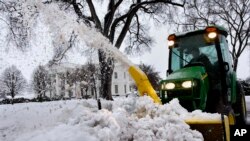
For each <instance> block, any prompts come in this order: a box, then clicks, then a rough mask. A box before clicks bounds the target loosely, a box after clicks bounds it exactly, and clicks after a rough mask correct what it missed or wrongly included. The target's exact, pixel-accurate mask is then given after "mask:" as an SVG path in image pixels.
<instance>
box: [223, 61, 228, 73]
mask: <svg viewBox="0 0 250 141" xmlns="http://www.w3.org/2000/svg"><path fill="white" fill-rule="evenodd" d="M223 67H224V70H225V72H228V71H229V64H228V63H227V62H224V63H223Z"/></svg>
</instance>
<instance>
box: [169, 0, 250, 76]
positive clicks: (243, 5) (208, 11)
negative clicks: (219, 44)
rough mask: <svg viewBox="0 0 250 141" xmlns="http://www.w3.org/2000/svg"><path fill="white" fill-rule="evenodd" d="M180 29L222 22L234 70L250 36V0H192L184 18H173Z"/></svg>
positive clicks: (186, 8) (192, 28)
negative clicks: (226, 33) (227, 34)
mask: <svg viewBox="0 0 250 141" xmlns="http://www.w3.org/2000/svg"><path fill="white" fill-rule="evenodd" d="M173 19H174V20H173V22H174V23H175V24H178V25H179V26H181V27H182V30H190V29H191V30H194V29H198V28H200V27H205V26H207V25H211V24H223V25H224V26H225V27H226V28H227V29H228V33H229V39H230V40H229V43H230V44H231V47H232V49H231V55H232V58H233V64H234V70H235V71H237V66H238V59H239V57H240V55H241V54H242V52H243V51H244V50H245V49H246V47H247V46H248V45H247V43H248V42H249V38H250V0H224V1H221V0H194V1H190V2H189V3H188V4H187V5H186V7H185V10H184V19H178V18H176V17H174V18H173Z"/></svg>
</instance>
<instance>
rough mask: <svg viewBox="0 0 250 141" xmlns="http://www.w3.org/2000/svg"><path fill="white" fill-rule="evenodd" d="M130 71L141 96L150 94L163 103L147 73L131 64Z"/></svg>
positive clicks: (156, 101)
mask: <svg viewBox="0 0 250 141" xmlns="http://www.w3.org/2000/svg"><path fill="white" fill-rule="evenodd" d="M128 71H129V73H130V75H131V77H132V78H133V79H134V81H135V83H136V86H137V88H138V91H139V94H140V96H143V95H148V96H150V97H151V98H152V99H153V100H154V102H155V103H159V104H161V99H160V98H159V97H158V95H157V94H156V92H155V90H154V88H153V87H152V85H151V83H150V82H149V80H148V77H147V76H146V74H145V73H144V72H143V71H141V69H139V68H138V67H136V66H130V67H129V70H128Z"/></svg>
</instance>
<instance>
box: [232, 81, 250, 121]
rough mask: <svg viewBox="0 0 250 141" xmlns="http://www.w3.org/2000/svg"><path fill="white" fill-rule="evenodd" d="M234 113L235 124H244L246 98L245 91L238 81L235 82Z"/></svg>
mask: <svg viewBox="0 0 250 141" xmlns="http://www.w3.org/2000/svg"><path fill="white" fill-rule="evenodd" d="M233 109H234V113H235V115H236V124H237V125H238V124H240V125H245V124H246V117H247V111H246V100H245V93H244V90H243V87H242V85H241V84H240V82H237V83H236V103H235V104H234V105H233Z"/></svg>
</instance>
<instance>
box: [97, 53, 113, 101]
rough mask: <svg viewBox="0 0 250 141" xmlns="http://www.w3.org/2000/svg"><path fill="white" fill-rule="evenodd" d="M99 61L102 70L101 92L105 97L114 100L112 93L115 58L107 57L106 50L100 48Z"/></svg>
mask: <svg viewBox="0 0 250 141" xmlns="http://www.w3.org/2000/svg"><path fill="white" fill-rule="evenodd" d="M98 54H99V63H100V70H101V89H100V94H101V96H102V97H103V98H104V99H107V100H113V98H112V94H111V86H112V74H113V70H114V59H113V58H112V57H107V56H106V54H105V52H103V51H102V50H98Z"/></svg>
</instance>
